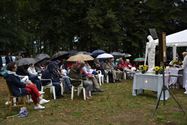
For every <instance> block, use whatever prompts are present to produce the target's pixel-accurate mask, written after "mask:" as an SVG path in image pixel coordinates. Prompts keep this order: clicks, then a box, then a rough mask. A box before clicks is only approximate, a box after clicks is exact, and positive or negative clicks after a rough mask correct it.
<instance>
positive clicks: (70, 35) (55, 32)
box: [0, 0, 187, 55]
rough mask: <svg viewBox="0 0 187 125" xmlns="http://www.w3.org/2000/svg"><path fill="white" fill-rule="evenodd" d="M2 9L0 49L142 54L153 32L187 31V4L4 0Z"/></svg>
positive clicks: (178, 0) (179, 0) (167, 0)
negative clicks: (74, 49)
mask: <svg viewBox="0 0 187 125" xmlns="http://www.w3.org/2000/svg"><path fill="white" fill-rule="evenodd" d="M0 5H1V7H0V44H1V48H0V49H1V51H5V50H8V49H10V50H11V51H13V52H16V51H28V52H29V53H30V54H35V53H40V52H46V53H49V54H52V53H54V52H55V51H58V50H70V49H72V48H73V46H77V49H78V50H87V51H92V50H94V49H96V48H100V49H104V50H106V51H115V50H122V51H125V52H129V53H132V54H135V55H136V54H139V53H143V52H144V48H145V42H146V36H147V35H148V33H149V28H156V30H157V31H158V32H163V31H164V32H166V33H167V34H170V33H174V32H177V31H180V30H183V29H185V28H186V27H187V15H186V12H187V2H186V0H164V1H163V0H128V1H127V0H110V1H109V0H40V1H38V0H1V1H0ZM75 36H77V37H78V38H79V39H78V42H73V41H74V37H75ZM132 50H135V51H133V52H132ZM135 52H137V53H135Z"/></svg>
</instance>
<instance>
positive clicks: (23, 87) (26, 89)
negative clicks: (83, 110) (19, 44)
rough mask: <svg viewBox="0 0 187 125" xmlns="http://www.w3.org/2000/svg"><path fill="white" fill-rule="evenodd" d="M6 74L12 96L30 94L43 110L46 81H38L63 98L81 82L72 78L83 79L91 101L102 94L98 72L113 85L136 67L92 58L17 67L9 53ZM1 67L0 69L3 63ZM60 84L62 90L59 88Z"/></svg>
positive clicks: (186, 61) (186, 57)
mask: <svg viewBox="0 0 187 125" xmlns="http://www.w3.org/2000/svg"><path fill="white" fill-rule="evenodd" d="M183 56H184V60H183V65H182V67H183V69H184V73H183V77H184V78H183V84H184V85H185V87H184V88H185V89H186V91H185V92H184V93H185V94H187V83H186V81H187V80H186V76H187V75H186V68H187V52H184V53H183ZM6 60H7V63H6V70H7V71H6V73H5V74H3V76H4V78H5V79H6V82H7V84H8V85H9V86H10V88H11V89H12V92H13V95H14V96H16V97H17V96H23V95H27V94H30V95H31V98H32V100H33V102H34V104H35V107H34V109H44V108H45V107H44V106H42V104H45V103H48V102H49V100H46V99H43V98H42V96H41V93H42V92H41V87H42V86H46V85H48V84H49V82H48V81H42V80H41V79H50V80H51V81H52V85H53V86H54V87H55V92H56V93H55V94H56V97H57V98H61V97H63V93H62V89H63V90H64V93H67V94H70V93H71V88H72V86H78V85H79V84H80V83H78V82H73V80H75V79H78V80H79V79H81V80H83V87H84V88H85V90H86V99H91V98H92V95H91V94H90V92H103V91H104V90H103V89H102V88H101V85H100V84H99V80H98V73H99V72H101V74H102V75H103V76H104V80H105V82H109V83H116V82H120V81H121V80H122V79H124V74H127V73H135V71H136V70H137V68H136V67H135V66H134V65H132V64H131V61H130V60H129V59H126V58H124V57H123V58H122V57H121V58H118V59H114V58H106V59H98V58H95V59H94V60H93V61H84V62H83V61H81V62H80V61H77V62H74V63H72V62H67V61H66V60H65V59H59V60H55V61H54V60H50V59H49V60H46V61H43V62H42V63H36V64H33V63H31V64H29V65H22V66H17V65H16V63H15V61H14V60H12V59H11V56H10V54H8V56H7V57H6ZM0 63H1V68H2V67H3V65H2V61H1V62H0ZM107 80H108V81H107ZM61 84H63V88H62V86H61Z"/></svg>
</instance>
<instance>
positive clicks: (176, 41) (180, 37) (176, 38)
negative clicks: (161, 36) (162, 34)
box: [144, 29, 187, 64]
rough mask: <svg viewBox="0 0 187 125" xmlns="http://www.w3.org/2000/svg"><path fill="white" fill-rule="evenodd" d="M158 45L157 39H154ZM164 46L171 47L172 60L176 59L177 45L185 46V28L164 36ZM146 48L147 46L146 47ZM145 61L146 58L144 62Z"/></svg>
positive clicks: (186, 38) (186, 40)
mask: <svg viewBox="0 0 187 125" xmlns="http://www.w3.org/2000/svg"><path fill="white" fill-rule="evenodd" d="M154 41H155V44H156V45H158V39H156V40H154ZM166 46H167V47H172V48H173V60H175V59H176V54H177V47H185V46H186V47H187V29H185V30H183V31H179V32H176V33H173V34H170V35H167V36H166ZM146 50H147V48H146ZM145 63H146V59H145V62H144V64H145Z"/></svg>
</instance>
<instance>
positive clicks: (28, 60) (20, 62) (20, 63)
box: [16, 58, 36, 66]
mask: <svg viewBox="0 0 187 125" xmlns="http://www.w3.org/2000/svg"><path fill="white" fill-rule="evenodd" d="M16 63H17V65H18V66H23V65H30V64H35V63H36V60H35V59H34V58H21V59H19V60H17V61H16Z"/></svg>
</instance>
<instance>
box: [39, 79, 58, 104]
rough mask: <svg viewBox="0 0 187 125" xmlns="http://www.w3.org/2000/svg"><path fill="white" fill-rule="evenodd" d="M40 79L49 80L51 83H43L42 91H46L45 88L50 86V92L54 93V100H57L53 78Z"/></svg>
mask: <svg viewBox="0 0 187 125" xmlns="http://www.w3.org/2000/svg"><path fill="white" fill-rule="evenodd" d="M40 80H41V82H42V81H47V82H49V84H47V85H42V86H41V91H42V92H44V90H45V89H46V88H49V89H50V92H52V93H53V98H54V100H55V99H56V92H55V86H53V83H52V80H51V79H40Z"/></svg>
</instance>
